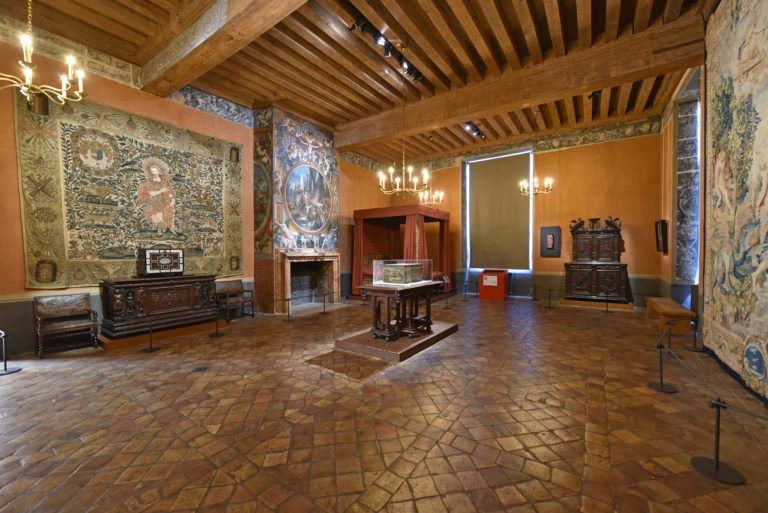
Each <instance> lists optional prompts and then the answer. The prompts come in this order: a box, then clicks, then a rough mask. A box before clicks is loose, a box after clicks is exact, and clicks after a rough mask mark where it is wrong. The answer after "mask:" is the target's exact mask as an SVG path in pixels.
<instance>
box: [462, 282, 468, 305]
mask: <svg viewBox="0 0 768 513" xmlns="http://www.w3.org/2000/svg"><path fill="white" fill-rule="evenodd" d="M462 301H464V302H465V303H466V302H467V282H466V281H465V282H464V299H463V300H462Z"/></svg>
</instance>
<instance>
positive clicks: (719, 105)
mask: <svg viewBox="0 0 768 513" xmlns="http://www.w3.org/2000/svg"><path fill="white" fill-rule="evenodd" d="M767 52H768V2H748V1H747V2H745V1H738V0H723V2H721V3H720V5H719V7H718V8H717V11H716V12H715V14H714V15H713V16H712V17H711V18H710V20H709V23H708V25H707V94H706V97H707V102H708V105H707V117H708V119H707V170H706V179H707V191H708V194H707V203H708V205H707V208H706V213H707V218H706V244H705V246H706V255H705V258H706V260H705V264H706V265H705V273H704V294H705V303H704V316H703V317H704V319H703V325H704V343H705V345H706V346H707V347H709V348H711V349H712V350H713V351H714V352H715V353H716V354H717V356H718V357H719V358H720V359H721V360H722V361H723V362H725V363H726V364H727V365H728V366H730V367H731V368H732V369H733V370H734V371H736V372H737V373H740V374H741V376H742V378H743V379H744V381H745V382H746V383H747V384H748V385H749V386H750V387H751V388H752V389H754V390H755V391H756V392H758V393H759V394H762V395H763V396H765V395H768V387H767V386H766V365H765V359H766V352H767V348H766V337H767V336H768V286H766V281H767V280H768V274H766V273H768V124H766V123H765V120H766V118H768V66H766V53H767Z"/></svg>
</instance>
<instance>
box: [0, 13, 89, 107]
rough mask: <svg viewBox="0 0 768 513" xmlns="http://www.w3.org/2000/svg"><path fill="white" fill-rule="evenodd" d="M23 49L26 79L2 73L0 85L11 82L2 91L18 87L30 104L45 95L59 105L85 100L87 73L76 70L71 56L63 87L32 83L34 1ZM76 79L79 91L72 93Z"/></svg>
mask: <svg viewBox="0 0 768 513" xmlns="http://www.w3.org/2000/svg"><path fill="white" fill-rule="evenodd" d="M21 48H22V54H23V60H21V61H19V64H20V65H21V73H22V75H23V76H24V78H23V79H22V78H19V77H16V76H14V75H6V74H5V73H0V84H2V82H9V83H8V84H5V85H3V86H0V90H2V89H7V88H9V87H16V88H18V89H19V92H21V94H23V95H24V97H25V98H26V99H27V102H29V103H32V99H33V98H34V97H35V96H37V95H39V94H42V95H45V96H46V97H47V98H48V99H49V100H51V101H53V102H55V103H57V104H59V105H64V104H65V103H67V102H79V101H80V100H82V99H83V98H85V93H84V92H83V78H85V73H84V72H83V70H82V69H77V70H76V69H75V58H74V57H72V56H71V55H69V56H67V58H66V62H67V74H66V75H61V87H53V86H49V85H36V84H33V83H32V72H33V70H34V69H35V66H34V65H33V64H32V54H33V53H34V48H33V46H32V0H28V2H27V31H26V32H25V33H23V34H22V35H21ZM75 77H77V90H75V91H72V88H73V81H74V80H75ZM70 93H71V94H70Z"/></svg>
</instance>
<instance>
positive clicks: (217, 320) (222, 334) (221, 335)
mask: <svg viewBox="0 0 768 513" xmlns="http://www.w3.org/2000/svg"><path fill="white" fill-rule="evenodd" d="M209 336H210V337H214V338H216V337H223V336H224V333H219V312H218V310H217V311H216V333H211V334H210V335H209Z"/></svg>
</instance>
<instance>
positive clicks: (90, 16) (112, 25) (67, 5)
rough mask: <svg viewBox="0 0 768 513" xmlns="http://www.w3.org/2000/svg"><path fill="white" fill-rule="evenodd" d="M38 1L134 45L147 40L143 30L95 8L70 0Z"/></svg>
mask: <svg viewBox="0 0 768 513" xmlns="http://www.w3.org/2000/svg"><path fill="white" fill-rule="evenodd" d="M38 3H40V4H42V5H47V6H48V7H50V8H52V9H56V10H57V11H60V12H62V13H66V14H68V15H70V16H73V17H75V18H77V19H78V20H80V21H82V22H84V23H87V24H88V25H90V26H91V27H94V28H98V29H100V30H104V31H106V32H108V33H110V34H112V35H114V36H116V37H119V38H120V39H124V40H125V41H129V42H131V43H133V44H135V45H136V46H141V45H143V44H144V43H145V42H146V40H147V33H146V32H145V31H138V30H136V29H134V28H132V27H131V26H129V25H130V24H128V23H123V22H122V21H116V20H113V19H112V18H109V17H106V16H102V15H101V14H99V12H97V11H96V10H94V9H91V8H88V7H85V6H82V5H80V4H78V3H75V2H73V1H72V0H38Z"/></svg>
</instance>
